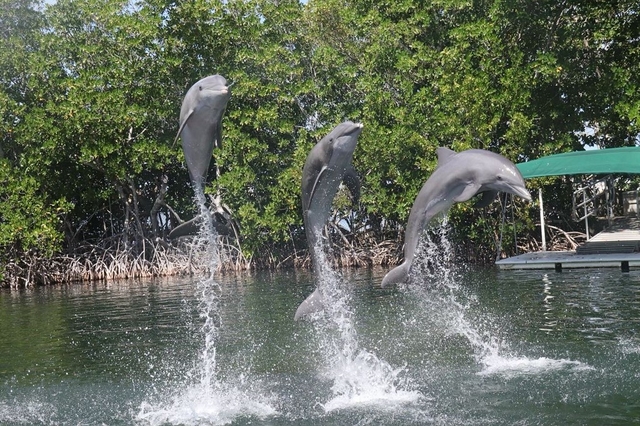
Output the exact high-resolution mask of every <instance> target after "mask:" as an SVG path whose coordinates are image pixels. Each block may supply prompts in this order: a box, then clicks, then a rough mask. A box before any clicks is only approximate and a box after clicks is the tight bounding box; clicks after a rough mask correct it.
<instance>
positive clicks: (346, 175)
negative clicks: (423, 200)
mask: <svg viewBox="0 0 640 426" xmlns="http://www.w3.org/2000/svg"><path fill="white" fill-rule="evenodd" d="M360 132H362V124H361V123H354V122H352V121H345V122H344V123H341V124H339V125H337V126H336V127H335V128H334V129H333V130H332V131H331V133H329V134H328V135H327V136H325V137H324V138H322V139H321V140H320V142H318V143H317V144H316V145H315V146H314V147H313V148H312V149H311V152H309V155H308V156H307V161H306V162H305V164H304V167H303V168H302V216H303V219H304V229H305V233H306V236H307V244H308V246H309V252H310V254H311V262H312V263H313V268H314V273H315V275H316V277H318V276H320V267H319V266H320V265H319V260H320V257H319V254H318V250H322V229H323V228H324V226H325V224H326V223H327V220H329V216H330V215H331V207H332V204H333V199H334V197H335V196H336V193H337V192H338V188H339V187H340V183H342V182H344V184H345V185H346V186H347V188H348V189H349V192H351V196H352V198H353V200H354V202H356V203H357V202H358V200H359V198H360V178H359V177H358V175H357V173H356V171H355V169H354V168H353V166H352V164H351V162H352V160H353V151H354V150H355V149H356V144H357V143H358V136H360ZM321 299H322V295H321V294H320V292H319V290H318V289H317V288H316V290H315V291H314V292H313V293H312V294H311V295H310V296H309V297H307V298H306V299H305V300H304V301H303V302H302V304H301V305H300V306H299V307H298V309H297V310H296V313H295V317H294V319H295V320H298V319H299V318H300V317H302V316H304V315H308V314H311V313H313V312H316V311H319V310H321V309H322V300H321Z"/></svg>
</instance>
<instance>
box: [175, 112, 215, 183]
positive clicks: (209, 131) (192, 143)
mask: <svg viewBox="0 0 640 426" xmlns="http://www.w3.org/2000/svg"><path fill="white" fill-rule="evenodd" d="M194 124H196V125H195V126H194ZM197 124H198V123H193V122H192V123H189V125H187V126H185V128H184V129H183V130H182V150H183V152H184V159H185V162H186V163H187V169H188V170H189V177H190V178H191V180H192V181H193V182H199V183H200V184H203V185H204V182H205V180H206V177H207V174H208V172H209V164H210V163H211V158H212V156H213V142H214V141H213V138H214V135H213V130H214V127H215V126H213V125H209V126H208V127H205V128H204V129H203V128H202V126H200V127H198V126H197Z"/></svg>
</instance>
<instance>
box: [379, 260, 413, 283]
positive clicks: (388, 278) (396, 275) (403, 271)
mask: <svg viewBox="0 0 640 426" xmlns="http://www.w3.org/2000/svg"><path fill="white" fill-rule="evenodd" d="M409 266H410V264H409V263H407V261H404V262H402V264H400V265H399V266H396V267H395V268H393V269H392V270H390V271H389V272H387V275H385V276H384V278H383V279H382V283H380V286H381V287H387V286H390V285H393V284H401V283H406V282H407V281H409Z"/></svg>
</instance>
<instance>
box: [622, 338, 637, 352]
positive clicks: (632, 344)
mask: <svg viewBox="0 0 640 426" xmlns="http://www.w3.org/2000/svg"><path fill="white" fill-rule="evenodd" d="M618 345H619V346H620V350H621V351H622V353H623V354H625V355H631V354H640V342H639V341H638V340H636V339H629V338H626V339H624V338H620V339H618Z"/></svg>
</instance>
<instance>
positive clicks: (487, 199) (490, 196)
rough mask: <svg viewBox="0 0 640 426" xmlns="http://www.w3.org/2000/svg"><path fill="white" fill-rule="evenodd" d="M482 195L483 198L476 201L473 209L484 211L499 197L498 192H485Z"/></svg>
mask: <svg viewBox="0 0 640 426" xmlns="http://www.w3.org/2000/svg"><path fill="white" fill-rule="evenodd" d="M481 194H482V196H481V198H480V199H478V201H476V202H475V204H474V205H473V207H474V208H476V209H483V208H485V207H487V206H488V205H489V204H491V203H492V202H493V200H495V199H496V197H497V196H498V191H484V192H482V193H481Z"/></svg>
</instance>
